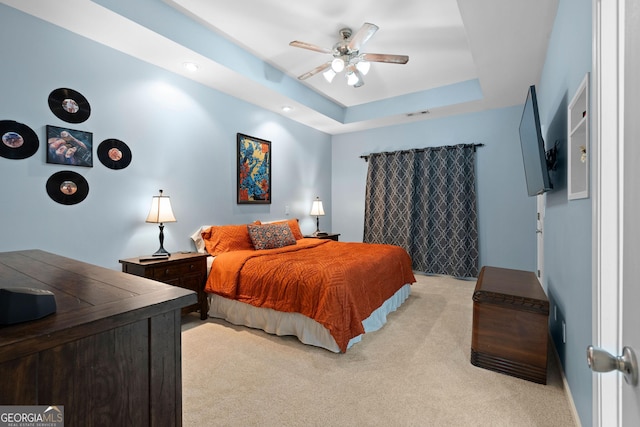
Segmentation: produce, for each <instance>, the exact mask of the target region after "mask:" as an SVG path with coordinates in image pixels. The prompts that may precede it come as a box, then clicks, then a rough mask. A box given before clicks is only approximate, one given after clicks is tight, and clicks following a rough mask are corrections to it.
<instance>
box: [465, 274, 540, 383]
mask: <svg viewBox="0 0 640 427" xmlns="http://www.w3.org/2000/svg"><path fill="white" fill-rule="evenodd" d="M548 323H549V300H548V299H547V296H546V295H545V293H544V290H543V289H542V287H541V286H540V282H539V281H538V278H537V277H536V276H535V274H534V273H532V272H528V271H521V270H510V269H505V268H497V267H483V268H482V270H480V274H479V275H478V282H477V284H476V288H475V291H474V293H473V329H472V337H471V363H472V364H473V365H475V366H479V367H481V368H485V369H490V370H493V371H497V372H501V373H503V374H507V375H512V376H515V377H518V378H522V379H525V380H529V381H533V382H537V383H540V384H546V383H547V343H548V328H549V327H548Z"/></svg>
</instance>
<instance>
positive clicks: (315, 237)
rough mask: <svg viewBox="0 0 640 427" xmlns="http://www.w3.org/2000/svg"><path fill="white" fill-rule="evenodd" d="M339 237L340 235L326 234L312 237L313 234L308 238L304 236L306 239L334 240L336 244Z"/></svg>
mask: <svg viewBox="0 0 640 427" xmlns="http://www.w3.org/2000/svg"><path fill="white" fill-rule="evenodd" d="M339 236H340V233H327V234H325V235H323V236H314V235H313V234H311V235H309V236H304V237H307V238H309V239H327V240H335V241H336V242H337V241H338V237H339Z"/></svg>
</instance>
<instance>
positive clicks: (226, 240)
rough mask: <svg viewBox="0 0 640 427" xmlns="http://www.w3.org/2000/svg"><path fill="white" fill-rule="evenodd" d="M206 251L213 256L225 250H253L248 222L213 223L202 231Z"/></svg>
mask: <svg viewBox="0 0 640 427" xmlns="http://www.w3.org/2000/svg"><path fill="white" fill-rule="evenodd" d="M202 240H203V241H204V246H205V249H206V251H207V252H208V253H209V254H210V255H213V256H216V255H218V254H221V253H223V252H230V251H241V250H253V243H252V242H251V238H249V231H248V229H247V224H241V225H213V226H211V227H209V228H207V229H206V230H204V231H203V232H202Z"/></svg>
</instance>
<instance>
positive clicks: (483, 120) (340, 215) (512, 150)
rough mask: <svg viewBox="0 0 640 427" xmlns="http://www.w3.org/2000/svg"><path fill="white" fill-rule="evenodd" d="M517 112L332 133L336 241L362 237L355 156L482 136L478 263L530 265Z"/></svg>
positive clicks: (531, 212) (531, 205)
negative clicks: (338, 236)
mask: <svg viewBox="0 0 640 427" xmlns="http://www.w3.org/2000/svg"><path fill="white" fill-rule="evenodd" d="M526 91H527V88H523V91H522V99H523V103H524V99H525V97H526V93H527V92H526ZM521 116H522V106H517V107H510V108H503V109H499V110H492V111H486V112H480V113H472V114H466V115H460V116H455V117H448V118H442V119H435V120H427V121H420V122H416V123H413V124H409V125H402V126H393V127H387V128H383V129H374V130H370V131H363V132H354V133H349V134H344V135H338V136H334V137H333V142H332V146H333V153H332V159H331V163H332V168H333V170H332V177H333V182H332V201H333V211H332V213H333V229H332V231H333V232H335V233H341V234H342V236H341V240H346V241H362V238H363V231H364V199H365V186H366V176H367V163H366V162H365V161H364V160H363V159H361V158H360V156H361V155H364V154H368V153H372V152H379V151H393V150H401V149H407V148H419V147H430V146H439V145H454V144H461V143H482V144H484V145H485V146H484V147H479V148H478V149H477V152H476V156H477V157H476V159H477V162H476V174H477V175H476V180H477V199H478V206H477V209H478V232H479V243H480V265H481V266H482V265H491V266H497V267H504V268H514V269H520V270H528V271H535V268H536V233H535V229H536V220H535V215H536V201H535V198H531V197H528V196H527V191H526V184H525V177H524V168H523V163H522V151H521V149H520V137H519V133H518V127H519V125H520V118H521Z"/></svg>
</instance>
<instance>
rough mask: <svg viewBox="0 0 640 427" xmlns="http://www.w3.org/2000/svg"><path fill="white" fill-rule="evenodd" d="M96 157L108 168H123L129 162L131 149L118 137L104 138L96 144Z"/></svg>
mask: <svg viewBox="0 0 640 427" xmlns="http://www.w3.org/2000/svg"><path fill="white" fill-rule="evenodd" d="M98 159H100V161H101V162H102V164H103V165H105V166H106V167H108V168H110V169H124V168H126V167H127V166H129V163H131V150H130V149H129V147H128V146H127V144H125V143H124V142H122V141H120V140H119V139H105V140H104V141H102V142H101V143H100V145H99V146H98Z"/></svg>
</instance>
